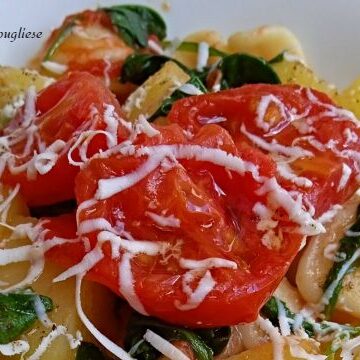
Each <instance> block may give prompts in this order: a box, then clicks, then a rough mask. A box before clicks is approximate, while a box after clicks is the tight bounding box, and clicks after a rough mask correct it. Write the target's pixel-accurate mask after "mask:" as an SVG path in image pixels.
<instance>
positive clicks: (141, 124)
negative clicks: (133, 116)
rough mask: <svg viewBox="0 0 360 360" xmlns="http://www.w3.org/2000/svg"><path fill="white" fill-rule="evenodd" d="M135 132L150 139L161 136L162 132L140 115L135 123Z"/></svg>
mask: <svg viewBox="0 0 360 360" xmlns="http://www.w3.org/2000/svg"><path fill="white" fill-rule="evenodd" d="M135 129H136V130H135V131H136V132H138V133H144V134H145V135H147V136H148V137H154V136H156V135H159V134H160V131H159V130H157V129H155V128H154V127H153V126H152V125H151V124H150V123H149V122H148V121H147V120H146V117H145V116H144V115H142V114H141V115H139V117H138V119H137V120H136V122H135Z"/></svg>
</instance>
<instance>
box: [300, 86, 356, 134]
mask: <svg viewBox="0 0 360 360" xmlns="http://www.w3.org/2000/svg"><path fill="white" fill-rule="evenodd" d="M305 91H306V95H307V97H308V99H309V100H310V101H311V102H312V103H314V104H317V105H319V106H322V107H323V108H324V112H322V113H320V114H319V115H318V116H319V117H322V116H329V117H332V118H333V120H335V121H351V122H352V123H353V124H354V125H356V127H357V128H358V127H360V123H359V120H358V119H357V118H356V116H355V115H354V114H353V113H352V112H351V111H349V110H346V109H342V108H339V107H337V106H334V105H331V104H325V103H323V102H321V101H320V100H319V98H318V97H317V96H316V95H315V94H314V93H313V92H312V90H311V89H310V88H306V90H305Z"/></svg>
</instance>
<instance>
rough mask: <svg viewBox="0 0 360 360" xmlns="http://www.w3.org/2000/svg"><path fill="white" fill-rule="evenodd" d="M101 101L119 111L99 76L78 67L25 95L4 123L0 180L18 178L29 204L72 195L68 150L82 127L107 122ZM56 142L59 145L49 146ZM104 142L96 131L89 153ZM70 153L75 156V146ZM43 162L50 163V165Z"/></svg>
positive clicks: (72, 174) (9, 181)
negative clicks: (4, 147) (5, 146)
mask: <svg viewBox="0 0 360 360" xmlns="http://www.w3.org/2000/svg"><path fill="white" fill-rule="evenodd" d="M104 105H109V106H112V107H113V109H114V111H115V113H117V114H120V113H121V110H120V106H119V104H118V103H117V101H116V99H115V97H114V96H113V95H112V94H111V92H110V91H109V90H108V89H107V88H106V87H105V86H104V85H103V84H102V83H101V81H100V80H98V79H97V78H95V77H94V76H92V75H90V74H88V73H80V72H74V73H70V74H69V75H67V76H65V77H64V78H62V79H60V80H59V81H57V82H55V83H54V84H52V85H50V86H49V87H47V88H46V89H44V90H43V91H42V92H41V93H40V94H38V95H37V96H36V97H34V98H33V99H28V100H27V104H25V106H24V107H23V108H22V109H21V110H20V111H19V112H18V114H17V115H16V116H15V118H14V119H13V120H12V121H11V122H10V123H9V125H8V126H7V127H6V128H5V129H4V136H3V138H4V139H7V141H9V144H10V145H9V148H8V149H7V151H6V152H5V154H2V161H4V166H5V169H4V171H3V174H2V176H1V181H2V182H4V183H5V184H9V185H12V186H15V185H16V184H20V191H21V193H22V194H23V195H24V197H25V199H26V201H27V203H28V205H29V206H38V205H47V204H54V203H57V202H60V201H64V200H68V199H72V198H74V178H75V176H76V174H77V173H78V172H79V166H75V165H72V164H70V163H69V159H68V153H69V151H70V149H71V146H72V145H73V144H74V143H75V141H76V140H77V139H78V138H79V136H81V133H82V132H84V131H87V130H104V129H105V128H106V126H107V125H106V123H105V121H104V111H105V108H104ZM33 106H34V114H30V116H29V114H28V113H27V112H29V110H28V109H29V108H30V107H33ZM125 136H126V131H125V130H124V129H123V128H120V127H119V137H120V138H121V137H125ZM55 142H56V143H59V142H62V145H60V148H59V149H56V150H53V151H52V150H51V151H50V150H49V148H50V149H51V147H52V146H53V144H54V143H55ZM105 148H107V140H106V138H105V136H104V135H103V134H97V135H95V136H93V138H92V140H91V141H90V143H89V146H88V149H87V156H88V157H90V156H91V155H93V154H94V153H96V152H97V151H99V149H105ZM72 157H73V158H74V160H79V156H78V151H77V150H75V151H74V152H73V153H72ZM6 159H7V160H6ZM5 160H6V161H5ZM49 164H50V165H49ZM47 165H49V166H52V167H51V169H50V170H49V171H46V170H47V169H46V166H47Z"/></svg>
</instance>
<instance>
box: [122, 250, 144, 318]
mask: <svg viewBox="0 0 360 360" xmlns="http://www.w3.org/2000/svg"><path fill="white" fill-rule="evenodd" d="M133 256H134V255H133V254H130V253H124V254H123V255H122V256H121V261H120V263H119V285H120V286H119V290H120V293H121V294H122V296H123V297H124V298H125V300H126V301H127V302H128V303H129V305H130V306H131V307H132V308H133V309H135V310H136V311H137V312H138V313H140V314H143V315H148V313H147V312H146V310H145V308H144V306H143V304H142V303H141V301H140V299H139V297H138V296H137V294H136V291H135V286H134V282H135V280H134V277H133V273H132V271H131V259H132V258H133Z"/></svg>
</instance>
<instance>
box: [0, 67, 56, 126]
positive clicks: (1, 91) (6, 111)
mask: <svg viewBox="0 0 360 360" xmlns="http://www.w3.org/2000/svg"><path fill="white" fill-rule="evenodd" d="M52 81H53V80H52V79H51V78H48V77H45V76H42V75H40V74H39V73H38V72H36V71H34V70H27V69H18V68H14V67H9V66H0V129H1V127H2V123H4V122H6V120H7V119H9V118H11V117H12V116H13V115H14V112H15V110H16V108H17V107H18V106H21V105H22V104H23V102H24V101H23V97H24V94H25V91H26V90H27V89H28V88H29V87H30V86H31V85H33V86H35V88H36V90H37V91H39V90H41V89H43V88H44V87H46V86H48V85H49V84H50V83H51V82H52Z"/></svg>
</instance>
